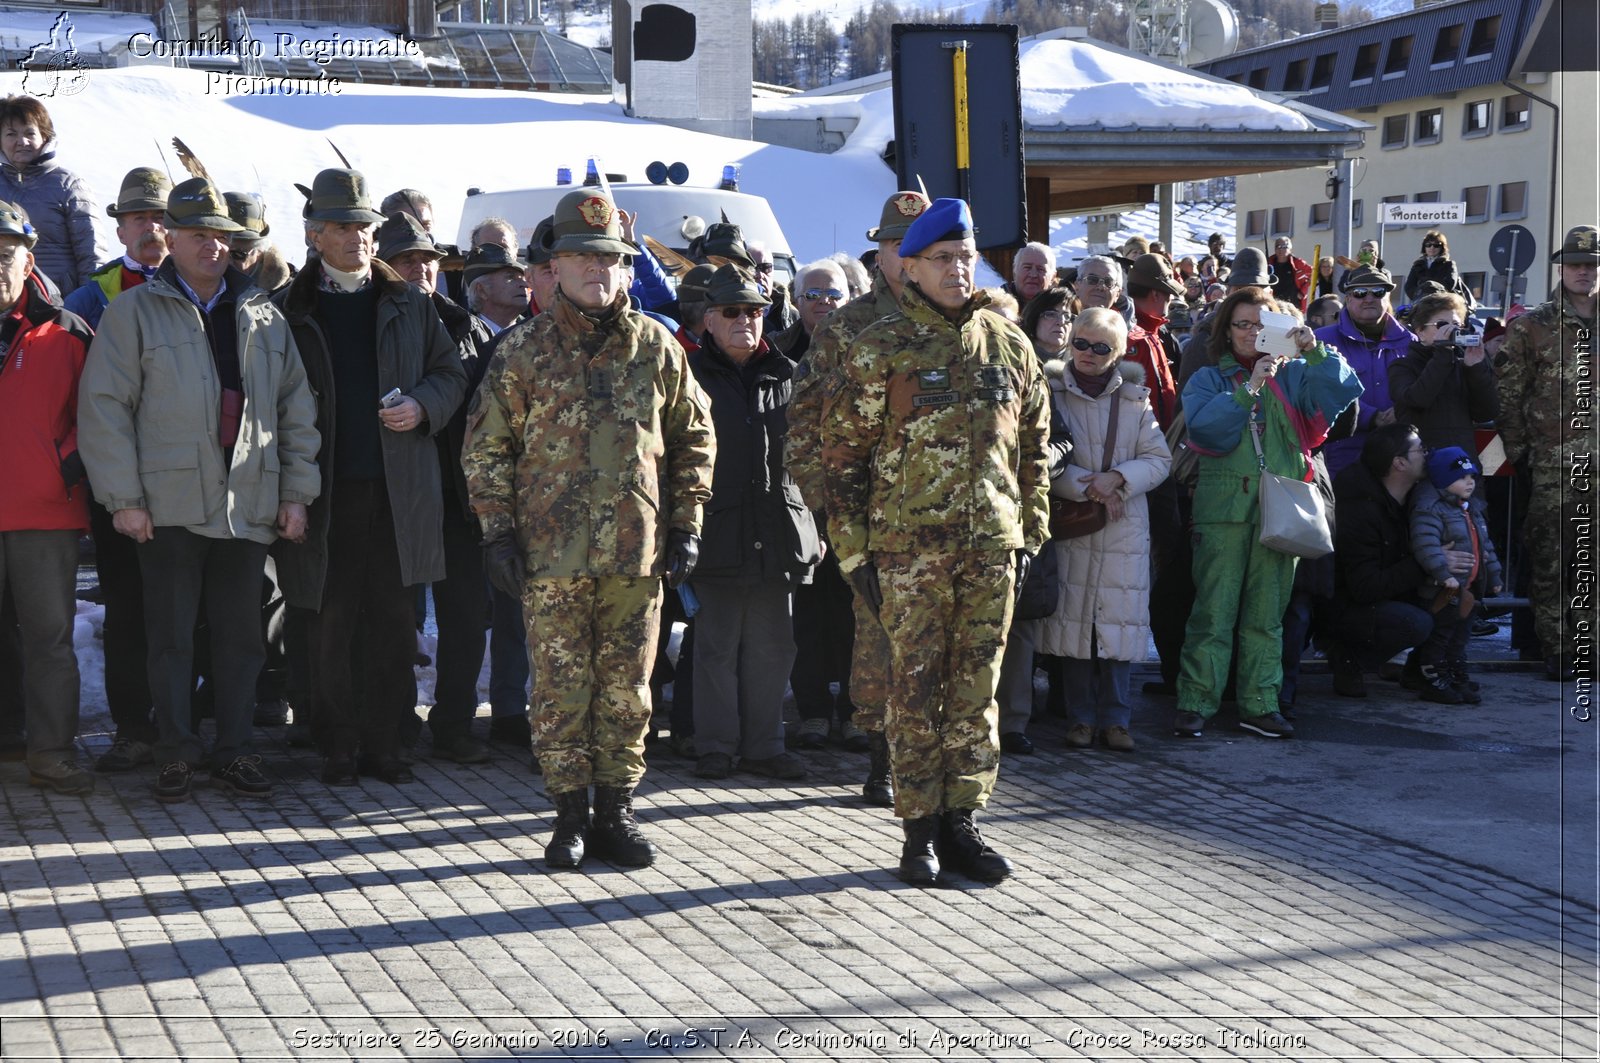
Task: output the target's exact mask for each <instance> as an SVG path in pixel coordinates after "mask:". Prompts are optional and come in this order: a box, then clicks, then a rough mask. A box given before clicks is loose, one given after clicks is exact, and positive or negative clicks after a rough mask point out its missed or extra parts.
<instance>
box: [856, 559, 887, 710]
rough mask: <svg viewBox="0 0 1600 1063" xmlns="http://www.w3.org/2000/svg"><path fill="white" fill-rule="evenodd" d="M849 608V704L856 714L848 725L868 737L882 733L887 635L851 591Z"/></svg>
mask: <svg viewBox="0 0 1600 1063" xmlns="http://www.w3.org/2000/svg"><path fill="white" fill-rule="evenodd" d="M850 608H851V609H852V610H853V611H854V612H855V617H856V638H855V644H854V646H852V648H851V650H850V701H851V703H852V704H853V705H855V707H856V711H855V712H853V713H851V714H850V722H851V723H853V724H855V725H856V726H857V727H859V728H861V729H862V730H863V731H866V732H868V733H870V734H880V733H882V731H883V704H884V702H885V701H886V700H888V697H889V636H888V635H887V634H885V633H884V630H883V621H881V620H879V619H878V618H877V617H875V616H873V615H872V610H871V609H869V608H867V603H866V602H864V601H862V600H861V595H859V594H856V593H855V592H854V590H853V589H852V591H851V595H850Z"/></svg>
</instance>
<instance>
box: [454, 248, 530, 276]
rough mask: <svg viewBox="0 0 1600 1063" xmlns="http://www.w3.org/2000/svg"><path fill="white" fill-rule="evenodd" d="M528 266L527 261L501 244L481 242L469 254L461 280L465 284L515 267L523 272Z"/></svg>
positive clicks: (519, 271)
mask: <svg viewBox="0 0 1600 1063" xmlns="http://www.w3.org/2000/svg"><path fill="white" fill-rule="evenodd" d="M527 268H528V264H527V263H526V262H524V261H522V260H521V259H519V258H517V257H516V256H515V255H513V254H512V253H511V252H510V251H507V250H506V249H505V248H504V247H502V246H500V245H499V244H479V245H478V246H477V247H474V248H473V249H472V251H471V253H470V254H468V255H467V264H466V267H465V268H464V269H463V270H462V276H461V281H462V283H463V284H471V283H472V282H473V281H475V280H477V279H478V278H479V277H487V276H488V275H489V274H491V273H499V272H500V271H501V270H505V269H514V270H516V271H517V272H518V273H521V272H522V271H523V270H525V269H527Z"/></svg>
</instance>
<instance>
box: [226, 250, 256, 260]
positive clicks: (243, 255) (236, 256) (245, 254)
mask: <svg viewBox="0 0 1600 1063" xmlns="http://www.w3.org/2000/svg"><path fill="white" fill-rule="evenodd" d="M253 254H255V252H254V251H229V252H228V257H229V258H231V259H233V260H234V261H235V262H243V261H244V260H245V259H247V258H249V257H250V256H251V255H253Z"/></svg>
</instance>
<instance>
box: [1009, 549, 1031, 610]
mask: <svg viewBox="0 0 1600 1063" xmlns="http://www.w3.org/2000/svg"><path fill="white" fill-rule="evenodd" d="M1016 557H1017V585H1016V587H1015V588H1013V593H1014V594H1016V596H1017V601H1019V602H1020V601H1022V585H1023V584H1024V583H1027V582H1028V570H1029V569H1030V568H1032V567H1033V555H1032V554H1030V553H1028V551H1026V550H1018V551H1016Z"/></svg>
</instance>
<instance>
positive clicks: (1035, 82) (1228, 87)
mask: <svg viewBox="0 0 1600 1063" xmlns="http://www.w3.org/2000/svg"><path fill="white" fill-rule="evenodd" d="M1021 51H1022V118H1023V121H1024V122H1026V123H1027V124H1028V125H1031V126H1063V127H1069V128H1083V127H1092V128H1107V129H1144V130H1150V129H1158V130H1170V129H1212V130H1222V129H1250V130H1262V131H1274V130H1276V131H1296V132H1298V131H1306V130H1311V129H1313V128H1315V127H1314V126H1313V125H1312V124H1311V123H1310V122H1309V121H1307V120H1306V118H1305V117H1304V116H1303V115H1301V114H1298V113H1297V112H1295V111H1294V110H1292V109H1290V108H1288V107H1285V106H1283V105H1282V104H1278V103H1272V102H1270V101H1268V100H1265V99H1262V98H1261V97H1260V96H1257V95H1256V94H1255V93H1253V92H1251V91H1250V90H1249V89H1247V88H1245V87H1244V86H1242V85H1233V84H1229V83H1226V82H1219V81H1216V80H1214V79H1212V78H1208V77H1203V76H1201V75H1198V74H1191V73H1189V72H1187V71H1185V70H1182V69H1180V68H1177V67H1173V66H1168V65H1166V64H1164V63H1156V62H1151V61H1150V60H1147V59H1141V58H1139V57H1137V56H1133V55H1129V54H1127V53H1124V52H1121V51H1117V50H1115V49H1111V48H1107V47H1104V46H1101V45H1098V44H1093V43H1090V42H1087V41H1068V40H1045V41H1032V42H1025V43H1024V44H1023V46H1022V49H1021Z"/></svg>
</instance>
